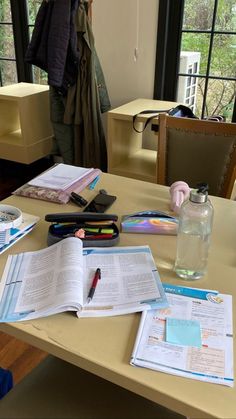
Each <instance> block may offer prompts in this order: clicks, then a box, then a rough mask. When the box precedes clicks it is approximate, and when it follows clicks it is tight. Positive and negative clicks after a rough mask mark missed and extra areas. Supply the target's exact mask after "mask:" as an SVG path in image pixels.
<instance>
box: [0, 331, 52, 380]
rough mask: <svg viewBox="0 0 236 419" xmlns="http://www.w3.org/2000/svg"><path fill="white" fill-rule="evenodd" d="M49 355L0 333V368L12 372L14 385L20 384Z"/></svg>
mask: <svg viewBox="0 0 236 419" xmlns="http://www.w3.org/2000/svg"><path fill="white" fill-rule="evenodd" d="M46 356H47V353H46V352H43V351H40V349H37V348H34V347H33V346H30V345H28V344H27V343H24V342H22V341H20V340H18V339H15V338H13V337H11V336H9V335H7V334H5V333H3V332H0V367H1V368H6V369H8V370H10V371H11V372H12V374H13V381H14V384H17V383H19V381H21V380H22V378H24V377H25V376H26V375H27V374H28V373H29V372H30V371H31V370H32V369H33V368H34V367H36V366H37V365H38V364H39V363H40V362H41V361H42V360H43V359H44V358H46Z"/></svg>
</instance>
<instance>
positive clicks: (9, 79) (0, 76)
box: [0, 60, 18, 86]
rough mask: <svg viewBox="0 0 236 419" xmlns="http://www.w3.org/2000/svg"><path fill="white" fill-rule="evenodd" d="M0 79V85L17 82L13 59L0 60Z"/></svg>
mask: <svg viewBox="0 0 236 419" xmlns="http://www.w3.org/2000/svg"><path fill="white" fill-rule="evenodd" d="M0 81H1V84H2V86H6V85H8V84H14V83H17V82H18V80H17V71H16V62H15V61H4V60H0Z"/></svg>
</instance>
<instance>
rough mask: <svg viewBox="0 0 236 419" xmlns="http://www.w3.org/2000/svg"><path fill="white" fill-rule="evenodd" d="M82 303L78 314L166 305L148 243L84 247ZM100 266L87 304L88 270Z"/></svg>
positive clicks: (136, 309) (108, 313) (99, 314)
mask: <svg viewBox="0 0 236 419" xmlns="http://www.w3.org/2000/svg"><path fill="white" fill-rule="evenodd" d="M83 253H84V257H85V260H84V276H85V282H86V286H85V287H84V304H83V309H82V311H81V312H79V313H77V314H78V317H94V316H95V317H99V316H114V315H119V314H127V313H134V312H138V311H143V310H147V309H151V308H157V307H158V308H162V307H167V305H168V304H167V299H166V295H165V292H164V289H163V286H162V283H161V280H160V277H159V274H158V272H157V268H156V265H155V262H154V259H153V257H152V254H151V250H150V248H149V246H134V247H132V246H125V247H110V248H109V247H106V248H99V247H97V248H85V249H84V250H83ZM97 267H99V268H100V269H101V279H100V280H99V281H98V285H97V288H96V292H95V294H94V297H93V299H92V301H91V302H90V303H89V304H86V300H87V296H88V292H89V287H90V285H91V282H92V277H91V273H92V272H94V271H95V270H96V268H97Z"/></svg>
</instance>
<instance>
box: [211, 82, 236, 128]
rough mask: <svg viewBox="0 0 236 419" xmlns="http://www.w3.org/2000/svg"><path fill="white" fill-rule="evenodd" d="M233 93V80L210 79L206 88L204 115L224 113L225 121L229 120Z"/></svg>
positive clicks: (233, 98) (234, 91) (235, 83)
mask: <svg viewBox="0 0 236 419" xmlns="http://www.w3.org/2000/svg"><path fill="white" fill-rule="evenodd" d="M235 95H236V82H235V81H229V80H228V81H226V80H211V79H210V80H209V83H208V89H207V101H206V105H207V106H206V115H207V116H210V115H214V114H217V115H224V116H225V118H226V120H227V122H231V119H232V115H233V107H234V100H235Z"/></svg>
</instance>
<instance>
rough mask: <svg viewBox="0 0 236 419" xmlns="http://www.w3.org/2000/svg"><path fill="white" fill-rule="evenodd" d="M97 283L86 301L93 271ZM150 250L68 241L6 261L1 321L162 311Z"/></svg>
mask: <svg viewBox="0 0 236 419" xmlns="http://www.w3.org/2000/svg"><path fill="white" fill-rule="evenodd" d="M98 268H100V270H101V279H100V280H99V281H98V283H97V287H96V291H95V294H94V296H93V299H92V301H90V303H89V304H88V303H87V297H88V295H89V291H90V288H91V285H92V282H93V278H94V274H95V272H96V270H97V269H98ZM167 305H168V304H167V299H166V295H165V292H164V289H163V287H162V284H161V281H160V278H159V274H158V272H157V269H156V266H155V263H154V260H153V257H152V254H151V251H150V248H149V247H148V246H137V247H110V248H109V247H108V248H85V249H83V247H82V241H81V240H80V239H78V238H75V237H68V238H66V239H64V240H61V241H60V242H58V243H56V244H54V245H52V246H50V247H48V248H46V249H42V250H38V251H34V252H26V253H20V254H17V255H11V256H9V257H8V259H7V263H6V266H5V270H4V273H3V277H2V281H1V283H0V321H1V322H12V321H19V320H29V319H34V318H38V317H44V316H48V315H50V314H55V313H59V312H63V311H76V312H77V315H78V317H98V316H114V315H118V314H126V313H133V312H136V311H143V310H147V309H151V308H164V307H167Z"/></svg>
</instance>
